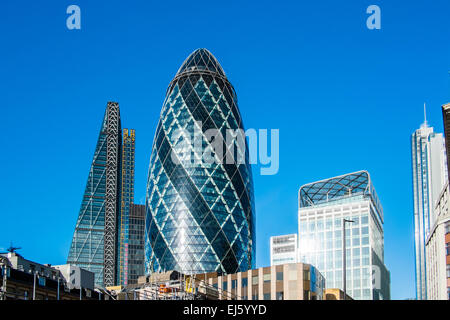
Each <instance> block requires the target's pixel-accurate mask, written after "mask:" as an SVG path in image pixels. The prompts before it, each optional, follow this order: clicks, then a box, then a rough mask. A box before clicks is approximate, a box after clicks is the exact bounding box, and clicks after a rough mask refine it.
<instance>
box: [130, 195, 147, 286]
mask: <svg viewBox="0 0 450 320" xmlns="http://www.w3.org/2000/svg"><path fill="white" fill-rule="evenodd" d="M128 219H129V220H128V221H129V222H128V276H127V283H128V284H136V283H137V280H138V278H139V277H140V276H143V275H144V274H145V268H144V265H145V264H144V263H145V253H144V244H145V242H144V230H145V205H141V204H131V205H130V210H129V218H128Z"/></svg>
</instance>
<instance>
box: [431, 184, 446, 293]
mask: <svg viewBox="0 0 450 320" xmlns="http://www.w3.org/2000/svg"><path fill="white" fill-rule="evenodd" d="M449 195H450V193H449V186H448V183H447V184H446V186H445V187H444V189H443V190H442V192H441V194H440V196H439V198H438V201H437V203H436V206H435V212H436V221H435V223H434V224H433V226H432V228H431V230H430V235H429V236H428V238H427V241H426V266H427V299H428V300H450V212H449Z"/></svg>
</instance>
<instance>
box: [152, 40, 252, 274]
mask: <svg viewBox="0 0 450 320" xmlns="http://www.w3.org/2000/svg"><path fill="white" fill-rule="evenodd" d="M198 121H201V123H202V128H199V127H197V130H199V131H200V130H201V133H202V134H203V136H204V135H205V131H206V130H208V129H218V130H220V132H221V133H222V135H223V137H226V130H227V129H233V130H236V129H242V130H244V127H243V123H242V119H241V116H240V113H239V110H238V107H237V98H236V93H235V91H234V88H233V87H232V85H231V84H230V82H229V81H228V79H227V78H226V76H225V73H224V71H223V69H222V67H221V66H220V64H219V63H218V62H217V60H216V59H215V57H214V56H213V55H212V54H211V53H210V52H209V51H208V50H206V49H198V50H196V51H194V52H193V53H192V54H191V55H190V56H189V57H188V58H187V59H186V60H185V62H184V63H183V64H182V66H181V67H180V69H179V70H178V73H177V74H176V76H175V78H174V79H173V80H172V82H171V83H170V85H169V88H168V90H167V93H166V99H165V101H164V104H163V107H162V111H161V116H160V121H159V123H158V127H157V129H156V133H155V139H154V143H153V148H152V154H151V157H150V167H149V175H148V183H147V199H146V215H147V219H146V228H145V242H146V243H145V251H146V272H147V273H152V272H160V271H164V270H166V271H167V270H178V271H180V272H183V273H186V274H194V273H204V272H212V271H218V272H224V273H235V272H239V271H245V270H248V269H250V268H252V267H253V266H254V254H255V232H254V226H255V215H254V198H253V182H252V181H253V179H252V172H251V167H250V164H249V160H248V147H247V145H245V162H244V163H242V164H239V163H238V164H236V163H233V164H227V163H222V161H221V162H220V163H212V164H206V163H201V162H200V163H196V164H187V163H185V162H181V163H179V164H176V163H174V162H173V161H172V158H171V151H172V150H173V149H174V148H177V147H178V141H182V140H181V139H183V138H182V137H179V138H178V137H176V136H175V135H176V132H177V131H178V130H181V129H185V130H187V131H188V132H189V133H190V134H191V135H192V136H193V135H194V128H195V126H197V123H196V122H198ZM177 129H178V130H177ZM207 141H208V140H207V139H206V138H205V137H204V138H203V143H202V144H203V145H202V147H203V150H205V149H204V148H205V147H207V146H208V145H209V144H210V143H209V142H207ZM184 148H188V149H186V150H185V149H184ZM225 148H226V146H225ZM184 151H187V152H190V153H191V154H193V153H194V148H193V146H190V145H184V147H183V152H184ZM224 151H225V149H224ZM223 162H225V161H223Z"/></svg>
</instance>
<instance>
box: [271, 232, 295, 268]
mask: <svg viewBox="0 0 450 320" xmlns="http://www.w3.org/2000/svg"><path fill="white" fill-rule="evenodd" d="M297 248H298V242H297V234H296V233H294V234H287V235H282V236H274V237H270V265H271V266H276V265H281V264H286V263H297V262H298V261H297V257H298V253H297V252H298V250H297Z"/></svg>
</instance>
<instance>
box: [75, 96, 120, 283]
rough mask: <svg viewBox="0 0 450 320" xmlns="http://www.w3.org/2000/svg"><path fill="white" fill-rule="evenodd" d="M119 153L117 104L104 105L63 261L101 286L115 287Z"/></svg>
mask: <svg viewBox="0 0 450 320" xmlns="http://www.w3.org/2000/svg"><path fill="white" fill-rule="evenodd" d="M121 150H122V133H121V124H120V111H119V104H118V103H116V102H108V104H107V107H106V111H105V116H104V118H103V123H102V127H101V130H100V134H99V137H98V140H97V146H96V147H95V152H94V158H93V160H92V165H91V168H90V170H89V175H88V180H87V183H86V188H85V191H84V195H83V199H82V202H81V208H80V212H79V214H78V219H77V222H76V226H75V232H74V235H73V239H72V244H71V246H70V251H69V256H68V258H67V263H69V264H75V265H77V266H79V267H82V268H84V269H87V270H89V271H92V272H94V273H95V284H96V285H97V286H101V287H106V286H113V285H115V276H116V261H117V260H116V254H117V250H116V241H117V239H116V237H117V232H116V228H117V225H116V221H117V216H118V212H119V211H120V195H121V193H120V186H121V182H120V178H121Z"/></svg>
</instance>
